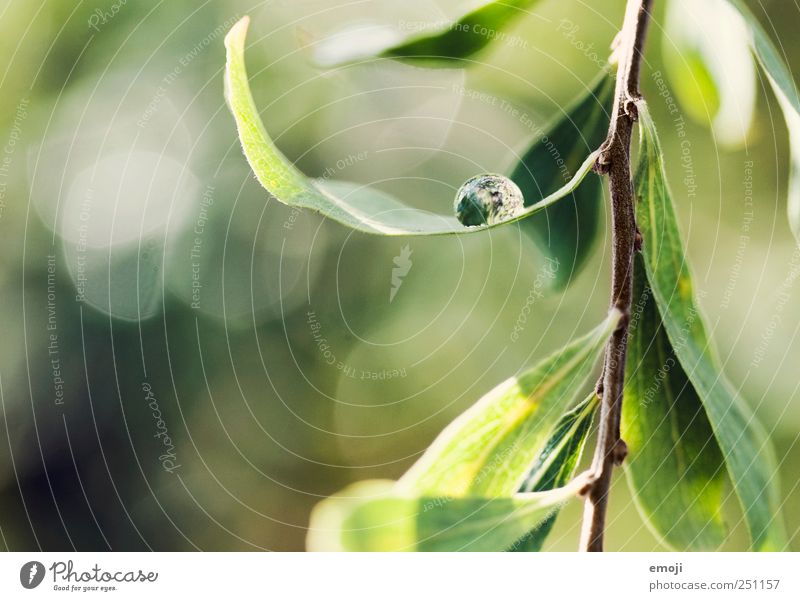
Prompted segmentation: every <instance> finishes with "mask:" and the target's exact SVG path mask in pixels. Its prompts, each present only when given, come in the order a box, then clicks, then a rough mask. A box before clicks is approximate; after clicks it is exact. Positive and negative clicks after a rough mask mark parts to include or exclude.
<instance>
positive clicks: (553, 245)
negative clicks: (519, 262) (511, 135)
mask: <svg viewBox="0 0 800 601" xmlns="http://www.w3.org/2000/svg"><path fill="white" fill-rule="evenodd" d="M613 96H614V80H613V78H611V77H609V76H608V74H607V73H603V74H602V75H601V76H600V77H599V78H598V80H597V81H596V82H595V83H594V85H592V86H591V87H589V88H588V89H587V91H586V93H585V94H583V96H582V97H581V98H579V99H578V101H577V102H575V103H573V105H572V106H571V107H568V108H567V109H566V110H564V116H563V117H562V118H561V119H559V120H558V121H556V122H555V123H554V124H553V125H552V126H550V127H548V128H545V132H546V133H545V134H544V135H542V136H541V137H540V138H539V139H538V140H537V141H536V142H535V143H534V144H533V146H531V147H530V149H528V151H527V152H526V153H525V155H524V156H523V157H522V160H521V161H520V162H519V164H518V165H517V166H516V167H515V168H514V171H513V172H512V174H511V179H512V180H514V182H515V183H516V184H517V185H518V186H519V188H520V190H522V194H523V196H524V197H525V198H526V199H530V198H540V197H541V196H546V195H548V194H550V193H552V192H554V191H556V190H558V189H559V188H560V187H561V186H563V185H564V183H565V182H567V181H569V180H570V179H572V177H573V174H574V173H576V172H577V171H578V170H580V168H581V164H582V162H583V160H584V157H586V155H587V154H589V153H591V152H593V151H594V150H596V149H597V148H599V147H600V145H601V144H602V143H603V141H604V140H605V138H606V134H607V131H608V122H609V115H610V113H611V104H612V101H613ZM602 197H603V196H602V180H601V179H600V177H598V176H597V175H594V174H592V175H590V176H589V177H588V178H586V180H585V181H584V182H583V183H582V184H581V185H580V186H579V187H578V188H577V189H576V190H575V191H574V192H573V193H572V196H571V200H564V201H562V202H560V203H558V204H555V205H553V206H551V207H549V208H548V209H547V210H545V211H542V212H541V213H539V214H538V215H534V216H533V217H531V218H530V219H527V220H526V221H525V222H524V223H522V225H521V227H522V230H523V231H524V232H525V233H526V234H528V235H529V236H530V237H531V238H532V239H533V241H534V242H535V243H536V245H537V246H538V247H539V248H540V249H541V251H542V252H543V253H544V254H545V256H546V257H547V258H548V259H549V260H550V261H551V262H552V263H551V264H555V265H557V266H558V268H557V269H555V270H554V271H553V278H552V279H549V280H548V281H549V283H550V285H551V286H552V287H553V288H556V289H562V288H564V287H565V286H566V285H567V284H568V283H569V281H570V280H571V279H572V278H573V277H574V276H575V275H576V274H577V273H578V271H579V270H580V268H581V267H583V264H584V263H585V261H586V259H587V258H588V256H589V252H590V250H591V248H592V244H593V242H594V240H595V238H596V236H597V231H598V223H599V221H600V212H601V208H602V203H601V201H602Z"/></svg>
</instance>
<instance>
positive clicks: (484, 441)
mask: <svg viewBox="0 0 800 601" xmlns="http://www.w3.org/2000/svg"><path fill="white" fill-rule="evenodd" d="M618 321H619V312H617V311H613V312H612V313H611V314H610V315H609V317H608V318H607V319H606V320H605V321H604V322H603V323H602V324H601V325H600V326H599V327H597V328H596V329H595V330H594V331H593V332H591V333H589V334H588V335H586V336H584V337H583V338H580V339H579V340H576V341H574V342H572V343H570V344H569V345H568V346H566V347H564V348H563V349H561V350H560V351H558V352H557V353H556V354H554V355H552V356H551V357H549V358H548V359H545V360H544V361H542V362H541V363H540V364H539V365H537V366H536V367H534V368H533V369H531V370H530V371H527V372H525V373H523V374H521V375H520V376H517V377H514V378H511V379H509V380H506V381H505V382H503V383H502V384H500V385H499V386H497V387H496V388H495V389H494V390H492V391H491V392H489V393H488V394H486V395H485V396H484V397H483V398H482V399H480V400H479V401H478V402H477V403H476V404H475V405H473V406H472V407H471V408H470V409H468V410H467V411H466V412H465V413H463V414H462V415H461V416H459V417H458V418H456V420H455V421H453V422H452V423H451V424H450V425H449V426H447V428H445V430H444V431H443V432H442V433H441V434H440V435H439V437H438V438H437V439H436V440H435V441H434V443H433V444H432V445H431V446H430V447H429V448H428V450H427V451H426V452H425V454H424V455H423V456H422V457H421V458H420V459H419V461H417V463H416V464H414V466H412V468H411V469H410V470H409V471H408V472H407V473H406V474H405V475H404V476H403V477H402V478H401V480H400V482H399V485H400V486H402V487H404V488H405V490H410V491H415V492H416V493H419V494H433V495H451V496H464V495H481V496H489V497H492V496H496V495H511V494H513V493H515V492H517V491H518V490H519V488H520V486H521V485H522V483H523V481H524V480H525V477H526V475H527V474H528V471H529V470H530V468H531V465H532V464H533V463H534V462H535V461H536V458H537V456H538V455H539V453H540V451H541V450H542V448H543V446H544V444H545V442H546V441H547V437H548V435H549V434H550V432H551V430H552V428H553V426H554V425H555V424H556V422H557V421H558V419H559V417H560V415H561V413H562V412H563V411H564V409H565V408H567V407H568V406H569V405H570V404H571V403H574V402H575V400H576V399H577V398H578V396H579V395H580V394H582V389H583V387H584V385H585V384H586V381H587V379H588V377H589V375H590V374H591V371H592V367H593V365H594V363H595V362H596V360H597V357H598V355H599V354H600V351H601V349H602V348H603V346H604V345H605V343H606V341H607V340H608V338H609V336H610V335H611V333H612V332H613V331H614V329H615V328H616V327H617V323H618Z"/></svg>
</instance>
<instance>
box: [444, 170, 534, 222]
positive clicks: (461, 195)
mask: <svg viewBox="0 0 800 601" xmlns="http://www.w3.org/2000/svg"><path fill="white" fill-rule="evenodd" d="M523 205H524V203H523V198H522V192H521V191H520V189H519V187H518V186H517V184H515V183H514V182H513V181H511V180H510V179H508V178H507V177H506V176H504V175H499V174H496V173H484V174H483V175H476V176H475V177H471V178H470V179H468V180H467V181H466V182H464V185H463V186H461V187H460V188H459V189H458V192H457V193H456V200H455V212H456V217H457V218H458V220H459V221H460V222H461V223H463V224H464V225H491V224H494V223H500V222H501V221H505V220H507V219H511V218H512V217H515V216H516V215H517V214H518V213H519V212H520V211H521V210H522V209H523Z"/></svg>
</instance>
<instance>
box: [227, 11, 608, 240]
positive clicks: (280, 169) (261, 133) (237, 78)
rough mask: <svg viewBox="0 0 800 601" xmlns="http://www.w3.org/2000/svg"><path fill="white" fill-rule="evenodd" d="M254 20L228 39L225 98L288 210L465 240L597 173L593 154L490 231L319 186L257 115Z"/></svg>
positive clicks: (340, 187)
mask: <svg viewBox="0 0 800 601" xmlns="http://www.w3.org/2000/svg"><path fill="white" fill-rule="evenodd" d="M248 23H249V17H244V18H242V20H240V21H239V22H238V23H236V25H234V26H233V27H232V28H231V30H230V32H228V35H227V36H226V37H225V47H226V48H227V64H226V67H225V94H226V98H227V101H228V105H229V106H230V109H231V112H232V113H233V116H234V119H235V120H236V126H237V129H238V132H239V139H240V140H241V143H242V148H243V150H244V154H245V156H246V157H247V160H248V162H249V163H250V167H251V168H252V169H253V172H254V173H255V175H256V178H257V179H258V181H259V182H260V183H261V185H262V186H264V188H265V189H266V190H267V192H269V193H270V194H272V196H274V197H275V198H276V199H277V200H278V201H280V202H282V203H283V204H285V205H288V206H292V207H298V208H307V209H312V210H314V211H317V212H318V213H321V214H322V215H324V216H326V217H329V218H330V219H333V220H334V221H338V222H339V223H341V224H343V225H346V226H348V227H351V228H353V229H357V230H360V231H362V232H367V233H370V234H383V235H387V236H414V235H426V236H431V235H442V234H466V233H472V232H481V231H484V230H487V229H489V228H491V227H497V226H500V225H505V224H507V223H513V222H515V221H519V220H520V219H524V218H526V217H529V216H530V215H533V214H534V213H537V212H538V211H541V210H543V209H545V208H546V207H548V206H550V205H552V204H553V203H555V202H557V201H558V200H560V199H561V198H563V197H564V196H566V195H568V194H570V193H571V192H572V191H573V190H574V189H575V188H576V187H577V186H578V184H580V183H581V181H582V180H583V178H584V177H585V176H586V174H587V173H589V171H590V170H591V168H592V165H593V164H594V161H595V159H596V156H597V152H594V153H592V154H590V155H589V156H588V157H587V158H586V160H585V161H584V162H583V164H582V165H581V166H580V168H579V169H578V170H576V172H575V175H574V177H573V178H572V179H571V180H570V181H568V182H566V183H565V184H564V185H563V186H562V187H561V188H559V189H558V190H556V191H555V192H553V193H551V194H549V195H547V196H546V197H544V198H542V199H541V200H539V201H538V202H535V203H532V204H530V206H527V207H526V208H525V209H524V210H523V211H521V212H520V213H519V214H517V215H516V216H514V217H512V218H510V219H507V220H505V221H502V222H498V223H493V224H491V225H481V226H474V227H466V226H463V225H461V223H459V222H458V220H457V219H456V218H455V217H453V216H443V215H437V214H435V213H431V212H429V211H424V210H421V209H415V208H412V207H410V206H408V205H405V204H403V203H402V202H400V201H399V200H397V199H395V198H393V197H392V196H390V195H388V194H384V193H382V192H378V191H375V190H373V189H371V188H369V187H366V186H361V185H357V184H351V183H346V182H334V181H324V182H323V181H314V180H311V179H309V178H307V177H306V176H304V175H303V174H302V173H301V172H300V170H299V169H297V167H295V166H294V165H292V164H291V163H290V162H289V161H288V160H287V159H286V157H284V156H283V155H282V154H281V152H280V151H279V150H278V148H277V147H276V146H275V144H274V142H273V141H272V140H271V139H270V138H269V135H268V134H267V131H266V129H265V128H264V124H263V123H262V121H261V118H260V117H259V115H258V111H257V110H256V106H255V102H254V100H253V96H252V94H251V92H250V86H249V84H248V82H247V71H246V69H245V64H244V40H245V36H246V34H247V26H248Z"/></svg>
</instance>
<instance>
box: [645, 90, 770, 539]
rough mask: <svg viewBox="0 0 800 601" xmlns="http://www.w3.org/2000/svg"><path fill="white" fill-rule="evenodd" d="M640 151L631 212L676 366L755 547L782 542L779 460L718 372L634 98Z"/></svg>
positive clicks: (648, 128)
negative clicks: (705, 422)
mask: <svg viewBox="0 0 800 601" xmlns="http://www.w3.org/2000/svg"><path fill="white" fill-rule="evenodd" d="M639 122H640V134H641V152H640V158H639V163H638V166H637V170H636V178H635V179H636V194H637V197H638V198H639V200H640V202H641V204H640V205H639V206H638V207H637V211H636V216H637V219H638V224H639V228H640V229H641V233H642V237H643V239H644V247H643V253H644V258H645V267H646V271H647V279H648V281H649V282H650V286H651V288H652V290H653V296H654V298H655V300H656V304H657V306H658V310H659V313H660V314H661V318H662V321H663V323H664V327H665V329H666V332H667V335H668V337H669V340H670V343H671V344H672V347H673V349H674V351H675V354H676V356H677V357H678V360H679V362H680V365H681V367H682V368H683V370H684V371H685V372H686V375H687V376H688V377H689V380H690V381H691V383H692V385H693V386H694V388H695V390H696V391H697V394H698V396H699V397H700V400H701V401H702V402H703V406H704V407H705V410H706V413H707V415H708V419H709V422H710V423H711V426H712V428H713V430H714V436H715V437H716V439H717V442H718V443H719V447H720V450H721V451H722V455H723V457H724V459H725V465H726V467H727V470H728V474H729V475H730V478H731V481H732V482H733V486H734V489H735V490H736V494H737V495H738V497H739V500H740V502H741V505H742V510H743V512H744V517H745V520H746V522H747V525H748V528H749V530H750V536H751V540H752V546H753V548H754V549H755V550H779V549H782V548H784V546H785V544H786V539H785V535H784V532H783V527H782V524H781V518H780V512H779V507H780V495H779V488H778V474H777V472H778V469H777V462H776V461H775V457H774V455H773V452H772V449H771V447H770V445H769V441H768V440H767V436H766V434H765V432H764V431H763V429H762V427H761V425H760V424H759V423H758V422H757V421H756V419H755V416H753V414H752V412H751V411H750V409H749V407H748V406H747V404H746V403H745V402H744V400H743V399H742V397H741V395H740V394H739V391H737V390H736V389H735V388H734V387H733V386H732V385H731V384H730V382H728V380H727V379H726V378H725V376H724V375H723V373H722V371H721V370H720V368H719V366H718V365H717V361H716V359H715V357H714V354H713V350H712V347H711V341H710V340H709V337H708V334H707V332H706V327H705V324H704V321H703V318H702V315H701V314H700V312H699V309H698V306H697V302H696V300H695V296H694V290H693V285H692V279H691V274H690V272H689V266H688V265H687V263H686V258H685V257H684V254H683V248H684V246H683V241H682V240H681V236H680V231H679V229H678V224H677V220H676V218H675V212H674V208H673V205H672V199H671V197H670V195H669V191H668V188H667V182H666V176H665V174H664V167H663V158H662V153H661V148H660V145H659V142H658V138H657V135H656V130H655V125H654V124H653V121H652V118H651V117H650V114H649V112H648V109H647V105H646V104H645V103H644V102H639Z"/></svg>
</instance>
